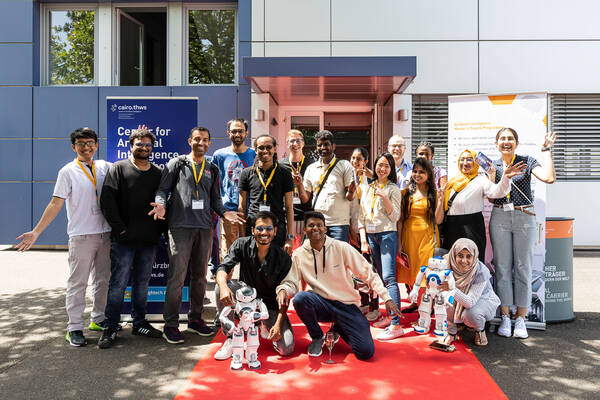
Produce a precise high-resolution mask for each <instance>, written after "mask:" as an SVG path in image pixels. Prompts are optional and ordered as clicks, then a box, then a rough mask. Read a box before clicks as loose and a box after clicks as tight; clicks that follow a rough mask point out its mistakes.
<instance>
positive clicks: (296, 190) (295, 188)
mask: <svg viewBox="0 0 600 400" xmlns="http://www.w3.org/2000/svg"><path fill="white" fill-rule="evenodd" d="M302 165H304V156H302V161H300V166H299V167H298V169H296V168H294V164H293V163H292V157H291V156H290V167H292V171H293V172H294V174H299V173H301V171H302ZM294 194H295V195H297V194H298V188H297V187H296V185H294Z"/></svg>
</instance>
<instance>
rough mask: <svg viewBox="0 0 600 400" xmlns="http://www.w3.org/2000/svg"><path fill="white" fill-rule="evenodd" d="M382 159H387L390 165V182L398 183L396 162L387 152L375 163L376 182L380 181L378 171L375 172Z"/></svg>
mask: <svg viewBox="0 0 600 400" xmlns="http://www.w3.org/2000/svg"><path fill="white" fill-rule="evenodd" d="M380 158H385V159H386V160H387V162H388V164H390V174H389V175H388V180H390V181H392V182H397V181H398V176H397V175H396V162H395V161H394V157H393V156H392V155H391V154H390V153H388V152H387V151H385V152H383V153H381V154H380V155H378V156H377V157H375V161H374V162H373V175H374V176H375V180H377V179H379V176H377V171H375V170H376V169H377V168H375V167H376V166H377V162H378V161H379V159H380Z"/></svg>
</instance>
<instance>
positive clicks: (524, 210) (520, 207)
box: [494, 204, 535, 217]
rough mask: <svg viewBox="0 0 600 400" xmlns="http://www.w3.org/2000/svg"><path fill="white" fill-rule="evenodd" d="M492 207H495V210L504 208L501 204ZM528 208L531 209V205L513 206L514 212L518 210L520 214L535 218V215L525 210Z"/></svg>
mask: <svg viewBox="0 0 600 400" xmlns="http://www.w3.org/2000/svg"><path fill="white" fill-rule="evenodd" d="M494 207H496V208H504V205H502V204H500V205H499V204H494ZM528 208H533V204H528V205H526V206H515V210H519V211H521V212H524V213H525V214H528V215H533V216H534V217H535V213H534V212H531V211H528V210H527V209H528Z"/></svg>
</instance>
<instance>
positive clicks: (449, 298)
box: [444, 269, 456, 306]
mask: <svg viewBox="0 0 600 400" xmlns="http://www.w3.org/2000/svg"><path fill="white" fill-rule="evenodd" d="M444 275H445V276H446V282H448V291H447V292H445V296H444V303H445V304H446V305H447V306H451V305H453V304H454V292H455V289H456V281H455V280H454V275H453V274H452V271H451V270H449V269H447V270H445V271H444Z"/></svg>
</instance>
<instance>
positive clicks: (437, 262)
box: [428, 257, 448, 271]
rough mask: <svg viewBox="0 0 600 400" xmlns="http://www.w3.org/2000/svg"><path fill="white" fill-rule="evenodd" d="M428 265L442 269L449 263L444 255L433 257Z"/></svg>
mask: <svg viewBox="0 0 600 400" xmlns="http://www.w3.org/2000/svg"><path fill="white" fill-rule="evenodd" d="M428 266H429V268H430V269H432V270H435V271H440V270H444V269H447V268H448V263H447V262H446V260H444V259H443V258H442V257H431V258H430V259H429V263H428Z"/></svg>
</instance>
